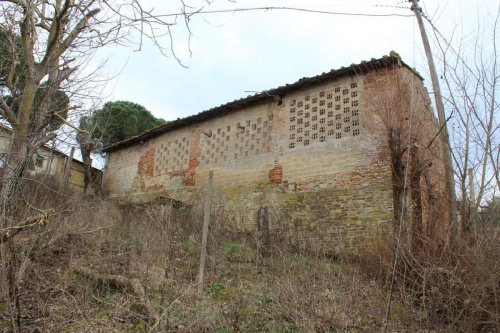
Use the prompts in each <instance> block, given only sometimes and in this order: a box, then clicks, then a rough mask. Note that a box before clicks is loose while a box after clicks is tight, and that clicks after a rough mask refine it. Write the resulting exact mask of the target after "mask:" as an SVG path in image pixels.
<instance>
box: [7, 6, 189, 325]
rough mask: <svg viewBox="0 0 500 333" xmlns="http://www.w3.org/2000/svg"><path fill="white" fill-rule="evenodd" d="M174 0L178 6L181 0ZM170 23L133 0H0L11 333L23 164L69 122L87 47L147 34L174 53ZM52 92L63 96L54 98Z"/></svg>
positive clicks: (138, 39) (82, 82)
mask: <svg viewBox="0 0 500 333" xmlns="http://www.w3.org/2000/svg"><path fill="white" fill-rule="evenodd" d="M179 4H180V5H181V6H182V12H183V13H184V12H186V11H185V10H184V9H185V8H186V4H185V3H184V2H183V1H180V2H179ZM176 17H177V16H175V17H173V18H172V20H175V18H176ZM187 23H188V19H186V24H187ZM174 25H175V21H172V22H170V21H166V18H165V17H164V16H159V15H156V14H155V12H154V11H153V10H151V9H149V8H143V5H142V4H141V3H140V2H139V1H138V0H116V1H112V0H102V1H98V0H0V37H1V40H2V49H1V50H0V117H1V118H2V119H4V120H6V121H7V122H8V123H9V124H10V126H11V128H12V131H13V135H12V140H11V147H10V153H9V154H8V157H7V161H6V167H5V173H4V175H3V178H2V182H1V186H2V187H1V192H0V196H1V199H2V209H1V211H2V216H1V223H0V243H1V247H2V263H3V265H4V267H3V268H4V269H3V270H2V271H3V272H5V275H4V276H3V282H4V283H6V284H7V285H8V287H9V288H8V289H9V290H8V295H7V299H8V300H9V304H10V315H11V322H12V330H13V331H14V332H19V331H20V309H19V294H18V290H17V282H16V273H15V272H16V265H17V261H16V258H15V250H14V246H13V243H12V240H13V237H14V235H15V234H17V233H18V232H17V230H22V227H23V224H22V223H21V225H20V222H19V221H16V217H15V215H14V207H15V206H16V205H17V204H18V203H19V200H17V198H18V196H17V192H18V188H19V184H20V182H21V181H22V179H23V175H24V173H25V170H26V168H27V165H28V163H29V162H30V161H31V159H32V157H33V154H34V153H35V152H36V151H37V149H39V148H40V147H41V146H42V145H44V144H46V143H47V142H48V141H50V140H52V139H54V138H55V137H56V130H57V128H59V127H60V125H61V124H64V123H66V124H67V125H69V126H70V127H75V126H73V125H71V123H70V122H68V121H67V117H68V113H71V112H75V111H76V110H78V109H79V106H78V105H76V104H75V100H77V99H78V98H81V97H85V96H82V93H81V92H82V87H87V86H88V85H89V84H91V77H92V74H95V72H92V71H91V73H92V74H91V75H90V77H89V76H88V75H87V76H85V75H83V72H84V71H83V67H84V66H85V65H86V64H88V61H89V57H90V56H91V55H92V54H93V53H94V51H95V50H97V49H99V48H101V47H104V46H106V45H111V44H114V45H130V44H131V43H134V41H135V44H136V46H137V47H138V49H140V48H141V47H142V44H143V42H145V41H146V40H149V41H151V42H152V43H153V44H154V45H156V46H157V47H158V48H159V49H160V50H161V51H162V52H163V53H164V54H167V53H169V54H172V55H173V56H174V58H176V59H177V57H176V56H175V53H174V52H173V51H174V50H173V37H172V33H171V28H172V27H173V26H174ZM188 30H189V29H188ZM134 38H135V40H134ZM162 42H165V46H164V45H162ZM87 72H88V71H87ZM58 94H59V95H60V94H64V96H66V97H67V98H68V101H67V103H61V104H57V105H54V101H56V100H57V97H58ZM70 101H71V102H70ZM54 124H56V125H54ZM12 230H16V232H10V233H9V231H12Z"/></svg>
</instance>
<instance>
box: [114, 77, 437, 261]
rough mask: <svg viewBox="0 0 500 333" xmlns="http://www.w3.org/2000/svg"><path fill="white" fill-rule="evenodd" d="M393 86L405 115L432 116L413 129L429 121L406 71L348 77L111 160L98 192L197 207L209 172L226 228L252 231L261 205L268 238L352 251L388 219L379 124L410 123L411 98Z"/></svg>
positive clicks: (416, 83) (405, 103)
mask: <svg viewBox="0 0 500 333" xmlns="http://www.w3.org/2000/svg"><path fill="white" fill-rule="evenodd" d="M414 78H415V79H416V80H413V79H414ZM408 80H413V81H412V85H411V86H410V85H408V84H407V81H408ZM401 82H405V84H402V83H401ZM389 87H392V88H391V89H389ZM402 87H403V88H404V89H405V94H406V95H408V96H411V98H412V100H413V101H414V104H413V108H414V109H415V112H414V113H413V114H418V113H422V114H424V113H425V112H427V113H428V114H429V115H430V116H431V117H430V118H429V119H427V118H425V117H420V116H419V117H418V119H419V121H421V122H422V123H424V124H425V123H426V122H428V121H432V120H433V119H432V115H431V113H430V111H429V110H426V108H428V99H427V97H426V93H425V92H424V90H423V86H422V83H421V81H420V80H419V79H418V78H417V77H416V76H414V74H412V73H411V72H410V71H409V70H408V69H406V68H396V69H391V70H378V71H375V72H373V73H371V74H368V75H359V76H347V77H344V78H341V79H338V80H335V81H332V82H329V83H322V84H318V85H316V86H313V87H309V88H305V89H302V90H298V91H296V92H295V93H290V94H288V95H286V96H282V99H281V100H280V101H270V102H267V103H261V104H257V105H254V106H252V107H248V108H245V109H241V110H238V111H234V112H232V113H229V114H226V115H224V116H220V117H214V118H212V119H209V120H206V121H204V122H200V123H197V124H193V125H191V126H187V127H184V128H181V129H177V130H173V131H170V132H167V133H164V134H162V135H159V136H156V137H154V138H152V139H149V140H147V141H146V142H144V143H141V144H135V145H133V146H130V147H127V148H121V149H119V150H116V151H113V152H111V153H110V154H109V156H108V163H107V168H106V171H105V176H104V189H105V190H106V191H107V192H108V193H109V195H110V196H111V197H114V198H116V199H121V200H128V201H142V200H149V199H151V198H154V197H157V196H164V197H170V198H173V199H176V200H181V201H186V202H197V201H199V200H201V199H202V198H203V193H204V190H205V183H206V179H207V177H208V176H207V175H208V171H209V170H212V171H213V172H214V188H215V200H214V206H215V207H217V210H218V211H221V210H222V211H224V212H225V213H224V216H225V218H226V219H227V221H228V224H229V225H232V226H236V227H240V228H249V229H252V228H254V227H255V225H256V213H257V210H258V208H259V207H261V206H268V207H269V209H270V212H271V213H270V215H271V216H272V219H271V228H272V230H274V231H275V232H278V233H281V234H282V235H283V236H284V237H287V238H288V239H290V240H291V241H294V242H297V243H298V244H302V245H304V244H305V245H307V246H308V247H314V248H318V249H321V250H325V251H329V252H337V251H343V250H346V249H349V250H352V249H355V248H357V247H358V246H359V245H360V244H362V243H363V242H364V241H365V240H366V239H368V238H369V237H370V236H372V235H375V234H377V233H378V232H380V231H382V232H386V231H387V228H388V227H389V226H390V225H391V221H392V220H393V209H392V208H393V186H392V178H391V177H392V170H391V152H390V150H389V149H388V128H389V127H390V126H391V122H392V121H393V120H390V119H389V118H391V117H389V116H388V115H390V114H393V113H395V114H397V115H398V117H396V118H398V119H399V120H398V121H400V122H401V123H404V121H403V120H404V118H405V114H406V115H408V114H409V112H408V111H410V106H409V105H410V99H406V98H394V97H395V96H391V94H394V93H395V91H396V90H397V89H401V88H402ZM384 99H390V100H391V103H392V104H390V103H387V101H386V100H384ZM395 101H397V103H396V102H395ZM382 104H384V105H383V106H384V107H382ZM389 107H390V108H392V110H391V112H389V113H388V112H386V111H387V108H389ZM417 109H418V110H417ZM421 109H424V110H421ZM415 118H417V117H415ZM415 126H417V124H415ZM418 126H420V127H422V126H423V125H422V124H419V125H418ZM430 127H432V126H430ZM422 134H423V135H428V134H429V133H422Z"/></svg>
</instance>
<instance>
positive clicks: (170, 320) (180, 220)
mask: <svg viewBox="0 0 500 333" xmlns="http://www.w3.org/2000/svg"><path fill="white" fill-rule="evenodd" d="M40 186H42V185H40ZM43 186H46V185H43ZM29 192H30V193H27V194H26V197H28V196H30V195H36V196H37V203H38V204H39V207H40V208H48V207H52V208H53V209H54V213H53V214H52V215H50V216H49V220H48V221H47V223H46V224H45V225H36V226H34V227H33V228H30V229H27V230H24V231H23V232H22V233H20V234H18V236H17V237H16V238H15V242H14V246H15V248H16V253H17V254H18V256H17V262H18V266H17V270H16V271H17V272H18V277H19V279H18V287H19V293H20V300H19V301H20V308H21V327H22V328H23V332H219V333H222V332H283V333H284V332H357V331H368V332H372V331H379V330H380V327H381V322H382V318H383V316H384V307H385V304H386V301H387V299H386V286H387V282H388V281H387V276H388V272H389V269H388V267H390V262H391V251H390V249H391V246H390V244H387V243H385V246H384V247H382V246H381V247H380V248H378V249H374V248H370V249H366V250H365V251H362V252H361V254H360V256H359V257H357V258H331V257H324V256H321V255H317V254H316V255H311V254H310V253H304V252H301V251H300V250H297V249H296V248H293V247H292V246H290V245H288V244H287V242H286V240H283V239H279V237H277V236H276V235H272V234H271V237H272V239H271V241H270V244H271V246H270V248H269V252H268V253H267V255H266V256H259V255H258V253H257V252H258V251H257V248H258V246H257V245H258V242H257V240H256V239H255V238H256V236H255V235H254V234H249V233H239V232H236V231H234V230H230V229H227V228H223V225H224V224H223V223H222V222H223V221H221V220H218V219H217V217H216V216H214V218H213V223H212V225H211V230H210V238H209V244H208V249H209V257H208V266H207V272H206V280H205V289H204V290H203V292H202V293H201V294H199V293H198V292H197V274H198V264H199V256H200V242H201V225H202V216H201V212H200V211H199V209H198V208H197V207H178V206H176V207H174V206H172V205H169V204H165V203H163V204H162V203H155V204H152V205H147V206H131V205H129V206H126V207H118V206H116V205H114V204H112V203H110V202H107V201H104V200H100V199H95V198H91V197H87V196H82V195H79V194H74V193H71V194H65V195H50V196H46V197H45V196H42V195H41V193H40V191H39V189H38V191H37V188H36V187H31V188H29ZM18 213H19V214H21V211H19V212H18ZM24 214H25V216H28V215H30V214H35V213H34V212H29V211H24ZM495 230H497V229H495ZM497 236H498V234H495V233H492V232H489V233H488V234H487V236H486V235H484V238H481V239H480V238H471V239H468V240H466V241H465V240H464V242H463V244H462V243H460V244H459V245H456V246H455V245H454V246H455V247H453V250H451V248H443V247H433V246H432V244H426V246H424V247H423V248H424V249H425V250H422V251H417V252H415V251H411V249H410V248H409V247H406V245H403V246H402V259H401V260H400V262H399V264H398V267H397V270H396V272H397V274H396V291H395V297H394V301H393V303H392V312H391V317H390V318H389V331H392V332H418V331H421V332H424V331H425V332H428V331H429V330H432V331H434V332H440V331H443V332H445V331H454V332H455V331H462V332H472V331H477V332H495V330H496V331H498V328H499V314H500V313H499V303H498V301H499V299H498V290H499V281H500V276H499V275H498V273H499V262H500V260H499V259H500V258H499V255H500V249H499V248H498V246H499V245H498V244H499V242H498V237H497ZM487 237H489V238H487ZM495 237H496V238H495ZM388 245H389V246H388ZM2 289H3V286H2ZM3 290H5V289H3ZM2 297H3V298H2V302H1V303H0V331H3V332H9V324H10V323H9V313H8V311H9V307H8V303H7V302H6V299H5V297H4V295H2Z"/></svg>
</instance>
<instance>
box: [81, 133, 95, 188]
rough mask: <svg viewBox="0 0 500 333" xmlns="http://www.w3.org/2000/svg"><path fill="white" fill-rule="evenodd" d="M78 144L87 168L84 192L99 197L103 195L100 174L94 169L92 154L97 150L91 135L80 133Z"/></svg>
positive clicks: (84, 165)
mask: <svg viewBox="0 0 500 333" xmlns="http://www.w3.org/2000/svg"><path fill="white" fill-rule="evenodd" d="M78 142H79V144H80V152H81V154H82V160H83V167H84V168H85V178H84V191H85V193H88V194H93V195H99V194H100V193H101V184H100V179H99V174H98V173H97V172H95V170H94V168H92V158H91V154H92V151H93V150H94V148H95V144H94V142H93V141H92V138H91V137H90V134H89V133H86V132H80V133H78Z"/></svg>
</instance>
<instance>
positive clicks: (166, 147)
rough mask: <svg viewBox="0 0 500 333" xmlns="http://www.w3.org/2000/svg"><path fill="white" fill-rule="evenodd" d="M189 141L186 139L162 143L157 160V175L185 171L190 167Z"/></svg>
mask: <svg viewBox="0 0 500 333" xmlns="http://www.w3.org/2000/svg"><path fill="white" fill-rule="evenodd" d="M189 144H190V143H189V139H188V138H186V137H183V138H179V139H175V140H174V139H172V140H169V141H166V142H162V143H161V144H160V146H159V149H158V150H157V154H156V159H155V169H154V171H155V175H160V174H165V173H169V172H178V171H181V170H184V169H185V168H186V167H187V165H188V158H189Z"/></svg>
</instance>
